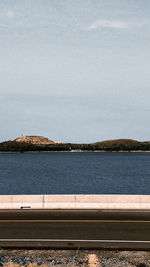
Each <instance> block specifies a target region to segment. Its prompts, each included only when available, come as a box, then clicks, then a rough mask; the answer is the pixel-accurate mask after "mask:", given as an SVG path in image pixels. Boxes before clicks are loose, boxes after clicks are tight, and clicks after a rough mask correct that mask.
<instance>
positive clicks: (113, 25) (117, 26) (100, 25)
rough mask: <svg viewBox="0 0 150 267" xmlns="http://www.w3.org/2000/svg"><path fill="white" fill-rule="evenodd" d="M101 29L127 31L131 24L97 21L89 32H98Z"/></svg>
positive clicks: (89, 28) (90, 26)
mask: <svg viewBox="0 0 150 267" xmlns="http://www.w3.org/2000/svg"><path fill="white" fill-rule="evenodd" d="M100 28H114V29H127V28H129V23H127V22H123V21H111V20H97V21H95V22H93V23H92V24H91V25H89V26H88V28H87V29H88V30H97V29H100Z"/></svg>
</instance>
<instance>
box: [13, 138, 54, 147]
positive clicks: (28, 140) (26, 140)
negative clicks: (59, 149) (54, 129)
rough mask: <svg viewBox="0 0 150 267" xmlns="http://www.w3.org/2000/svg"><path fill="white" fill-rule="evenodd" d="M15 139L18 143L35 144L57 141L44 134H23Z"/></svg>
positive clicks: (47, 143) (48, 143)
mask: <svg viewBox="0 0 150 267" xmlns="http://www.w3.org/2000/svg"><path fill="white" fill-rule="evenodd" d="M15 141H16V142H18V143H27V144H33V145H50V144H54V143H55V142H53V141H52V140H49V139H48V138H46V137H43V136H22V137H18V138H17V139H15Z"/></svg>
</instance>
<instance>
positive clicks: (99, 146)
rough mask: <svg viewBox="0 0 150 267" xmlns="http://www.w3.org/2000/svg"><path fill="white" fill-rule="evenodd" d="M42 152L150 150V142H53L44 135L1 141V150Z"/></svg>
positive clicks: (121, 140)
mask: <svg viewBox="0 0 150 267" xmlns="http://www.w3.org/2000/svg"><path fill="white" fill-rule="evenodd" d="M32 151H34V152H42V151H89V152H92V151H93V152H94V151H105V152H115V151H116V152H119V151H120V152H121V151H125V152H131V151H150V142H149V141H147V142H140V141H137V140H132V139H116V140H107V141H102V142H95V143H92V144H72V143H61V142H53V141H52V140H49V139H48V138H46V137H43V136H23V137H18V138H17V139H15V140H14V141H6V142H2V143H0V152H22V153H23V152H32Z"/></svg>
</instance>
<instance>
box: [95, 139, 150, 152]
mask: <svg viewBox="0 0 150 267" xmlns="http://www.w3.org/2000/svg"><path fill="white" fill-rule="evenodd" d="M91 146H93V147H95V148H97V149H98V150H99V149H100V150H102V149H103V150H111V151H115V150H129V151H130V150H146V149H147V148H148V147H149V142H140V141H137V140H132V139H115V140H107V141H102V142H96V143H93V144H91Z"/></svg>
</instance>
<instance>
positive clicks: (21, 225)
mask: <svg viewBox="0 0 150 267" xmlns="http://www.w3.org/2000/svg"><path fill="white" fill-rule="evenodd" d="M0 247H53V248H79V247H81V248H96V247H99V248H100V247H103V248H132V249H135V248H138V249H139V248H140V249H143V248H145V249H149V248H150V211H146V210H145V211H143V210H138V211H136V210H122V211H121V210H117V211H114V210H53V211H52V210H1V211H0Z"/></svg>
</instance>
